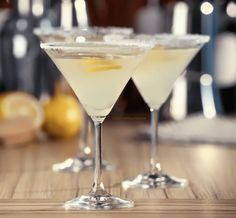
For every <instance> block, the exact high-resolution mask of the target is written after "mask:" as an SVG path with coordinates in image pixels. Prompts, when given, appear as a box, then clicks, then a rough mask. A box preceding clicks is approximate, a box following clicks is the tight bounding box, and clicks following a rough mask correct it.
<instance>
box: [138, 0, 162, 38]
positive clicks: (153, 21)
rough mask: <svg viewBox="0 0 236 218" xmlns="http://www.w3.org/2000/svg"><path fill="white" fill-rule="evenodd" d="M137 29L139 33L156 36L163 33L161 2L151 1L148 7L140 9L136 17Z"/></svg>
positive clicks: (157, 0)
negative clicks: (155, 34)
mask: <svg viewBox="0 0 236 218" xmlns="http://www.w3.org/2000/svg"><path fill="white" fill-rule="evenodd" d="M134 25H135V29H136V31H137V32H139V33H147V34H154V33H159V32H162V31H163V11H162V9H161V8H160V5H159V0H149V1H148V4H147V6H146V7H143V8H141V9H139V11H138V12H137V15H136V17H135V24H134Z"/></svg>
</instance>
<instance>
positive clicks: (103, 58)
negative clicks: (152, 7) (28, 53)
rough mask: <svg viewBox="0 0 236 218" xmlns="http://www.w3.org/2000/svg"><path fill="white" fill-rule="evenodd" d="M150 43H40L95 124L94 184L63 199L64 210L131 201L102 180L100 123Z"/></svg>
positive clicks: (129, 204)
mask: <svg viewBox="0 0 236 218" xmlns="http://www.w3.org/2000/svg"><path fill="white" fill-rule="evenodd" d="M151 46H152V45H151V44H148V43H144V42H141V41H140V42H137V41H132V40H129V41H120V42H119V43H115V42H114V43H108V42H102V41H93V42H84V43H59V42H58V43H41V48H42V49H44V50H45V51H46V53H47V54H48V55H49V56H50V58H51V59H52V60H53V61H54V63H55V64H56V66H57V67H58V69H59V70H60V71H61V72H62V74H63V75H64V77H65V78H66V79H67V81H68V82H69V84H70V86H71V88H72V89H73V90H74V92H75V93H76V95H77V97H78V99H79V100H80V102H81V104H82V105H83V107H84V109H85V110H86V112H87V114H88V115H89V116H90V117H91V119H92V120H93V122H94V127H95V142H96V143H95V169H94V183H93V187H92V189H91V191H90V192H89V193H88V194H87V195H83V196H80V197H78V198H75V199H72V200H70V201H67V202H66V203H65V204H64V207H65V208H66V209H88V210H96V209H113V208H127V207H132V206H133V202H132V201H128V200H124V199H121V198H119V197H115V196H112V195H111V194H109V193H108V192H107V191H106V190H105V189H104V185H103V183H102V176H101V175H102V123H103V121H104V119H105V118H106V116H107V115H108V114H109V113H110V111H111V109H112V107H113V106H114V104H115V102H116V100H117V99H118V97H119V95H120V94H121V92H122V90H123V89H124V87H125V85H126V84H127V82H128V80H129V79H130V78H131V76H132V73H133V72H134V71H135V68H136V67H137V65H138V64H139V62H140V61H141V59H142V58H143V56H144V54H145V51H147V50H148V49H150V48H151Z"/></svg>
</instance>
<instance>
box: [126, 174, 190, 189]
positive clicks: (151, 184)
mask: <svg viewBox="0 0 236 218" xmlns="http://www.w3.org/2000/svg"><path fill="white" fill-rule="evenodd" d="M187 185H188V181H187V180H186V179H180V178H176V177H174V176H169V175H167V174H162V173H144V174H139V175H138V176H137V177H136V178H135V179H134V180H132V181H129V180H126V181H123V182H122V186H123V188H124V189H129V188H144V189H149V188H181V187H185V186H187Z"/></svg>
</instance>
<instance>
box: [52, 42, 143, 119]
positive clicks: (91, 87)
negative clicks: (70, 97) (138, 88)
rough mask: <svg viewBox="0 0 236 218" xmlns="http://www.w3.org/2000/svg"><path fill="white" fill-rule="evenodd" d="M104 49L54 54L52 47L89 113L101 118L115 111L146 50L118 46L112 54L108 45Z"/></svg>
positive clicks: (63, 70) (61, 69)
mask: <svg viewBox="0 0 236 218" xmlns="http://www.w3.org/2000/svg"><path fill="white" fill-rule="evenodd" d="M70 49H71V48H70ZM86 49H87V48H86ZM102 49H103V50H104V52H103V53H102V52H98V53H96V54H95V53H93V56H90V54H84V53H83V52H81V53H80V52H79V51H78V52H77V51H76V52H73V51H71V50H70V52H68V53H67V52H65V51H66V49H64V50H65V51H64V52H63V53H60V51H59V52H58V54H55V52H54V54H53V55H51V54H50V50H49V51H48V54H49V55H50V57H51V58H52V59H53V61H54V63H55V64H56V66H57V67H58V69H59V70H60V71H61V72H62V74H63V75H64V77H65V78H66V80H67V81H68V83H69V84H70V86H71V87H72V89H73V90H74V92H75V94H76V95H77V97H78V98H79V100H80V102H81V103H82V105H83V106H84V108H85V110H86V111H87V113H88V115H89V116H91V117H92V119H100V120H103V119H104V118H105V117H106V116H107V115H108V114H109V112H110V111H111V109H112V107H113V105H114V104H115V102H116V100H117V98H118V97H119V95H120V94H121V92H122V90H123V88H124V87H125V85H126V84H127V82H128V80H129V79H130V77H131V75H132V73H134V71H135V68H136V66H137V65H138V63H139V62H140V58H141V52H142V51H141V50H139V49H132V50H131V51H129V49H125V51H124V49H122V50H121V48H119V47H118V46H117V48H115V49H114V51H115V52H113V53H111V51H109V52H110V53H109V55H106V53H105V50H106V49H105V48H102ZM119 49H120V51H119ZM72 50H73V49H72ZM87 50H88V49H87ZM139 54H140V55H139Z"/></svg>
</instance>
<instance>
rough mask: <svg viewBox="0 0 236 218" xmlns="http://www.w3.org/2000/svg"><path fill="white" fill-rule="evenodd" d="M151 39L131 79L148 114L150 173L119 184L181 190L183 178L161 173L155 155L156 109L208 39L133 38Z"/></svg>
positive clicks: (184, 183)
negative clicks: (153, 45) (149, 47)
mask: <svg viewBox="0 0 236 218" xmlns="http://www.w3.org/2000/svg"><path fill="white" fill-rule="evenodd" d="M134 37H136V38H144V39H150V40H152V41H154V43H155V47H154V48H153V49H152V50H150V51H149V52H148V54H147V55H146V56H145V58H144V60H143V61H142V63H141V64H140V65H139V66H138V68H137V70H136V72H135V73H134V74H133V76H132V79H133V81H134V83H135V85H136V87H137V89H138V90H139V92H140V94H141V96H142V97H143V99H144V101H145V102H146V103H147V105H148V106H149V108H150V112H151V143H150V148H149V165H150V169H149V172H146V173H142V174H139V175H138V176H136V177H135V178H134V179H133V180H126V181H123V182H122V186H123V188H124V189H128V188H158V187H160V188H170V187H184V186H186V185H187V180H186V179H180V178H177V177H174V176H170V175H168V174H166V173H164V172H163V171H162V168H161V164H160V162H159V159H158V156H157V143H158V137H157V130H158V110H159V108H160V107H161V105H162V104H163V103H164V102H165V100H166V99H167V97H168V96H169V94H170V92H171V90H172V87H173V85H174V82H175V81H176V79H177V78H178V76H179V75H180V74H181V73H182V72H183V71H184V69H185V68H186V67H187V66H188V64H189V63H190V61H191V60H192V59H193V58H194V56H195V55H196V54H197V53H198V51H199V50H200V49H201V47H202V46H203V45H204V44H205V43H207V42H208V41H209V37H208V36H202V35H183V36H176V35H170V34H159V35H155V36H150V35H136V36H134Z"/></svg>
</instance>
